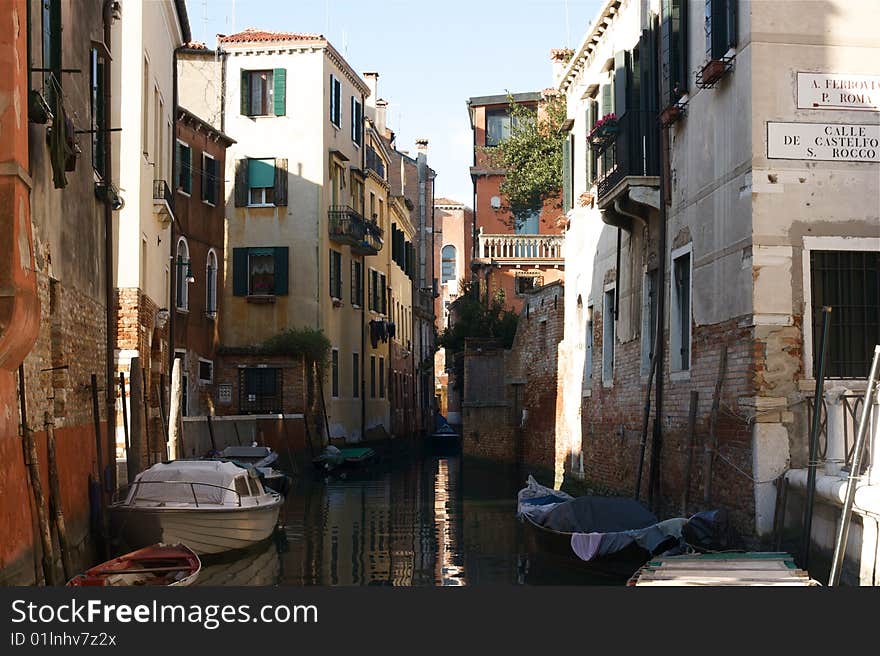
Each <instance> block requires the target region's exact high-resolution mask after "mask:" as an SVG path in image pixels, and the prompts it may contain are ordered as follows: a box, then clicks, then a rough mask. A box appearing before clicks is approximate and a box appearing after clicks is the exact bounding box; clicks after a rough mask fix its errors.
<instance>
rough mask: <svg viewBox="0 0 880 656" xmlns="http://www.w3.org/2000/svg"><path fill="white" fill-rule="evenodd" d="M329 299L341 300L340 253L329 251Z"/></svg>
mask: <svg viewBox="0 0 880 656" xmlns="http://www.w3.org/2000/svg"><path fill="white" fill-rule="evenodd" d="M330 297H331V298H334V299H337V300H342V253H340V252H339V251H334V250H333V249H332V248H331V249H330Z"/></svg>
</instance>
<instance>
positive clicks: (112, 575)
mask: <svg viewBox="0 0 880 656" xmlns="http://www.w3.org/2000/svg"><path fill="white" fill-rule="evenodd" d="M201 569H202V562H201V561H200V560H199V557H198V556H197V555H196V553H195V552H194V551H193V550H192V549H190V548H189V547H187V546H186V545H185V544H170V545H169V544H154V545H152V546H150V547H144V548H143V549H138V550H137V551H132V552H131V553H128V554H125V555H124V556H119V557H118V558H114V559H113V560H108V561H107V562H106V563H101V564H100V565H96V566H95V567H92V568H91V569H89V570H87V571H86V573H85V574H78V575H76V576H75V577H73V578H72V579H70V581H68V583H67V585H68V586H72V587H81V586H126V585H159V586H175V585H176V586H186V585H190V584H191V583H192V582H193V581H195V580H196V578H197V577H198V575H199V572H200V571H201Z"/></svg>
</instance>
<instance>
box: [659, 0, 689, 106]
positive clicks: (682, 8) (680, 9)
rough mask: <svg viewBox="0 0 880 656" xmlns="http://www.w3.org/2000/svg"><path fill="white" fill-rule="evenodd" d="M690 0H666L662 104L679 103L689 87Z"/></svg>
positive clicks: (662, 30)
mask: <svg viewBox="0 0 880 656" xmlns="http://www.w3.org/2000/svg"><path fill="white" fill-rule="evenodd" d="M687 43H688V41H687V1H686V0H662V3H661V25H660V52H661V95H662V98H663V100H662V101H661V105H663V104H666V105H672V104H675V103H676V102H677V101H678V99H679V98H681V96H682V95H683V94H684V93H686V92H687V89H688V67H687Z"/></svg>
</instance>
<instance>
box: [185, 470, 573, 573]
mask: <svg viewBox="0 0 880 656" xmlns="http://www.w3.org/2000/svg"><path fill="white" fill-rule="evenodd" d="M520 486H521V475H520V473H519V472H514V471H510V470H508V469H504V468H494V467H486V466H485V465H480V464H476V463H473V462H471V461H467V462H464V463H463V462H462V459H461V458H460V457H459V456H457V455H456V456H432V455H424V456H418V457H413V456H407V457H405V458H400V459H398V460H397V461H392V462H388V463H385V464H382V465H379V466H377V467H375V468H372V469H370V470H368V471H362V472H353V473H350V474H349V475H348V476H346V477H344V478H342V477H334V478H328V479H325V480H322V479H304V480H298V481H297V482H296V484H295V487H294V489H293V490H291V493H290V495H289V496H288V498H287V502H286V504H285V508H284V512H283V515H282V528H281V529H280V530H279V532H278V534H277V538H278V539H276V540H275V541H274V542H270V543H267V544H264V545H262V546H260V547H257V548H255V549H253V550H250V551H249V552H247V553H245V554H239V555H237V556H233V557H232V558H230V559H228V560H225V561H220V562H210V561H209V562H206V563H204V566H203V570H202V575H201V576H200V577H199V581H198V583H199V584H201V585H275V584H279V583H280V584H282V585H333V586H362V585H390V586H461V585H485V584H498V583H507V584H523V583H526V584H534V583H538V584H542V583H550V584H560V583H561V584H573V583H590V581H588V580H584V579H583V577H582V576H581V575H579V574H578V573H577V572H571V571H565V570H557V569H554V567H553V566H551V565H549V564H547V563H542V562H539V561H536V560H535V559H534V558H529V557H528V556H526V554H525V551H524V544H523V535H522V527H521V525H520V524H519V523H518V522H517V520H516V518H515V510H516V503H515V497H516V492H517V490H518V489H519V487H520Z"/></svg>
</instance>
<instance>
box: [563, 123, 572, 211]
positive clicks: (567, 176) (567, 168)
mask: <svg viewBox="0 0 880 656" xmlns="http://www.w3.org/2000/svg"><path fill="white" fill-rule="evenodd" d="M570 199H571V140H570V139H566V140H565V141H563V142H562V211H563V212H568V211H569V210H570V209H571V200H570Z"/></svg>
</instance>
